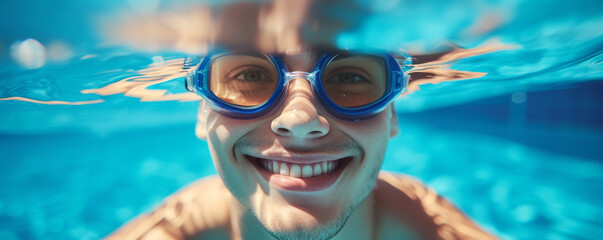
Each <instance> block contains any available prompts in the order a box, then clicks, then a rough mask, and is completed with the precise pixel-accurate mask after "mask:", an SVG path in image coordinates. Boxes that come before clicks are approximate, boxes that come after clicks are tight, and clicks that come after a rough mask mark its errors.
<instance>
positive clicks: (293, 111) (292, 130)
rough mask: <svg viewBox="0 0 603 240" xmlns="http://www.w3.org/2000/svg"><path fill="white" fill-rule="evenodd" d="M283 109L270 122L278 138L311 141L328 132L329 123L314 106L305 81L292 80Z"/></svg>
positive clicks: (310, 91)
mask: <svg viewBox="0 0 603 240" xmlns="http://www.w3.org/2000/svg"><path fill="white" fill-rule="evenodd" d="M286 94H287V95H286V98H285V103H284V107H283V108H282V110H281V111H280V112H278V113H277V114H278V115H277V116H276V117H275V118H274V119H273V120H272V124H271V128H272V131H273V132H274V133H276V134H278V135H280V136H285V137H292V138H301V139H312V138H319V137H322V136H324V135H326V134H327V133H328V132H329V122H328V121H327V119H326V118H324V117H323V116H321V115H320V114H319V113H318V111H317V109H316V105H315V101H314V97H313V94H312V88H311V87H310V83H309V82H308V81H307V80H305V79H301V78H298V79H293V80H291V82H289V86H288V88H287V93H286Z"/></svg>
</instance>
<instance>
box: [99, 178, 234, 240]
mask: <svg viewBox="0 0 603 240" xmlns="http://www.w3.org/2000/svg"><path fill="white" fill-rule="evenodd" d="M231 200H232V195H231V194H230V192H229V191H228V189H227V188H226V187H225V186H224V183H223V182H222V180H221V179H220V178H218V177H216V176H213V177H207V178H203V179H200V180H197V181H196V182H194V183H192V184H190V185H189V186H187V187H185V188H183V189H181V190H180V191H178V192H176V193H174V194H172V195H171V196H169V197H168V198H166V199H165V201H164V202H163V204H162V205H161V206H159V207H158V208H157V209H154V210H153V211H152V212H150V213H144V214H141V215H140V216H138V217H136V218H135V219H133V220H131V221H130V222H128V223H126V224H125V225H123V226H122V227H120V228H119V229H118V230H116V231H115V232H114V233H112V234H111V235H109V236H108V237H107V238H106V239H194V238H210V239H214V238H216V239H227V238H228V225H229V216H230V212H229V208H230V201H231Z"/></svg>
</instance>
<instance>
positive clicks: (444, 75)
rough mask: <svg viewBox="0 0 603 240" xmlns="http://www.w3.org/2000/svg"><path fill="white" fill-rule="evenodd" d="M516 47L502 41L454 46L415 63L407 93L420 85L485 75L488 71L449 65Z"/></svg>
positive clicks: (417, 88)
mask: <svg viewBox="0 0 603 240" xmlns="http://www.w3.org/2000/svg"><path fill="white" fill-rule="evenodd" d="M514 48H516V47H515V46H512V45H506V44H502V43H487V44H484V45H482V46H479V47H476V48H471V49H464V48H459V47H453V49H452V50H451V51H450V52H447V53H444V54H443V55H441V56H439V57H438V58H437V59H435V60H432V61H428V62H424V63H418V64H413V65H412V66H413V69H411V70H410V71H408V73H409V74H410V75H411V79H410V83H409V84H408V92H407V94H410V93H412V92H414V91H416V90H419V88H420V86H421V85H424V84H437V83H441V82H448V81H458V80H466V79H474V78H480V77H483V76H485V75H486V74H488V73H482V72H470V71H461V70H455V69H451V68H449V67H450V66H451V65H452V64H453V62H454V61H457V60H460V59H464V58H469V57H475V56H479V55H483V54H487V53H491V52H495V51H502V50H509V49H514Z"/></svg>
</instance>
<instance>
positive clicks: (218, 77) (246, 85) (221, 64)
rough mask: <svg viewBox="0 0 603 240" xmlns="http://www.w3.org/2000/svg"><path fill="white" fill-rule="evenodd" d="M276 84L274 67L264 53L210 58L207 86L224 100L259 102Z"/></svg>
mask: <svg viewBox="0 0 603 240" xmlns="http://www.w3.org/2000/svg"><path fill="white" fill-rule="evenodd" d="M277 84H278V73H277V70H276V68H275V66H274V64H272V62H271V61H270V59H268V58H267V57H266V56H264V55H252V54H224V55H219V56H216V57H214V58H213V59H212V62H211V68H210V72H209V88H210V90H211V92H213V93H214V95H216V97H218V98H219V99H221V100H222V101H224V102H227V103H230V104H234V105H238V106H243V107H253V106H259V105H262V104H264V103H265V102H266V101H268V99H270V97H271V96H272V94H273V93H274V90H275V89H276V86H277Z"/></svg>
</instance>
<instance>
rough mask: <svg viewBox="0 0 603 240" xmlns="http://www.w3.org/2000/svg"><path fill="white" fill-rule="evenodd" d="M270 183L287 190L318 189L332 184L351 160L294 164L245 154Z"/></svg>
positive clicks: (342, 159) (349, 158)
mask: <svg viewBox="0 0 603 240" xmlns="http://www.w3.org/2000/svg"><path fill="white" fill-rule="evenodd" d="M246 158H247V159H248V160H250V161H251V162H252V163H253V165H254V166H255V167H256V169H257V170H258V172H259V173H260V175H262V177H264V179H266V181H268V183H270V185H272V186H275V187H277V188H280V189H282V190H288V191H319V190H322V189H325V188H328V187H329V186H331V185H333V184H334V183H335V182H336V181H337V179H338V178H339V176H340V175H341V173H342V172H343V169H345V167H346V166H347V164H348V163H349V162H350V161H351V160H352V157H345V158H340V159H336V160H328V161H320V162H314V163H311V164H294V163H290V162H284V161H279V160H272V159H264V158H258V157H253V156H249V155H246Z"/></svg>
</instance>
